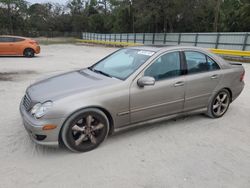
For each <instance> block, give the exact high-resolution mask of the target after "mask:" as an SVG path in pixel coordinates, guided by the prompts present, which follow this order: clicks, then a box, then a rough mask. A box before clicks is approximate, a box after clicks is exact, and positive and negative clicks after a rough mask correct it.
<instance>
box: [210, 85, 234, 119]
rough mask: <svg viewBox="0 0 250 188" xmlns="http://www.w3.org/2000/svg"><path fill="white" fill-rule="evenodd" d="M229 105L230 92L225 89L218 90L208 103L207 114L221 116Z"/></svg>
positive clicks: (213, 116)
mask: <svg viewBox="0 0 250 188" xmlns="http://www.w3.org/2000/svg"><path fill="white" fill-rule="evenodd" d="M229 105H230V93H229V92H228V90H226V89H222V90H221V91H219V92H218V93H217V94H216V95H215V96H214V98H213V99H212V101H211V102H210V104H209V107H208V112H207V115H208V116H209V117H211V118H219V117H221V116H223V115H224V114H225V113H226V111H227V110H228V107H229Z"/></svg>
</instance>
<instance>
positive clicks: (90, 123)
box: [61, 108, 109, 152]
mask: <svg viewBox="0 0 250 188" xmlns="http://www.w3.org/2000/svg"><path fill="white" fill-rule="evenodd" d="M108 132H109V121H108V118H107V117H106V115H105V114H104V113H103V112H102V111H101V110H99V109H95V108H90V109H83V110H81V111H79V112H77V113H75V114H73V115H72V116H71V117H70V118H69V119H68V120H67V121H66V122H65V124H64V126H63V128H62V131H61V138H62V141H63V143H64V144H65V145H66V147H67V148H68V149H70V150H71V151H75V152H86V151H90V150H93V149H95V148H96V147H98V146H99V145H100V144H101V143H102V142H103V141H104V140H105V138H106V137H107V135H108Z"/></svg>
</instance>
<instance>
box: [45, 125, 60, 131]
mask: <svg viewBox="0 0 250 188" xmlns="http://www.w3.org/2000/svg"><path fill="white" fill-rule="evenodd" d="M56 127H57V126H56V125H44V126H43V130H44V131H47V130H52V129H55V128H56Z"/></svg>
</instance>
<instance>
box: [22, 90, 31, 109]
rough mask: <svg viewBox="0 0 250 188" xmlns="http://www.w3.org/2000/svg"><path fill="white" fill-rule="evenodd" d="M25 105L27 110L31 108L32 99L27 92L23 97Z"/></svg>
mask: <svg viewBox="0 0 250 188" xmlns="http://www.w3.org/2000/svg"><path fill="white" fill-rule="evenodd" d="M23 106H24V108H25V109H26V110H27V111H29V110H30V109H31V99H30V97H29V96H28V94H25V95H24V97H23Z"/></svg>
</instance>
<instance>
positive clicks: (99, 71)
mask: <svg viewBox="0 0 250 188" xmlns="http://www.w3.org/2000/svg"><path fill="white" fill-rule="evenodd" d="M88 69H89V70H92V71H93V72H96V73H99V74H102V75H104V76H107V77H110V78H112V76H110V75H109V74H107V73H105V72H103V71H101V70H96V69H94V68H92V67H89V68H88Z"/></svg>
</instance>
